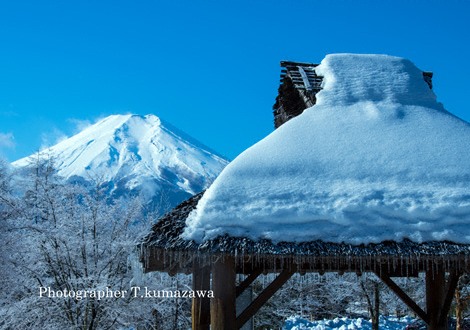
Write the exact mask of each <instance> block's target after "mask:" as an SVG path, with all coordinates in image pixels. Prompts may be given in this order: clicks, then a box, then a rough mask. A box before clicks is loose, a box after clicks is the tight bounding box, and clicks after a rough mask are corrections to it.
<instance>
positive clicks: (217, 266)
mask: <svg viewBox="0 0 470 330" xmlns="http://www.w3.org/2000/svg"><path fill="white" fill-rule="evenodd" d="M235 277H236V274H235V260H234V258H233V257H232V256H223V257H220V258H219V259H218V260H217V261H216V262H214V263H213V264H212V291H213V293H214V298H212V299H211V311H210V313H211V330H236V329H237V328H236V305H235V302H236V288H235Z"/></svg>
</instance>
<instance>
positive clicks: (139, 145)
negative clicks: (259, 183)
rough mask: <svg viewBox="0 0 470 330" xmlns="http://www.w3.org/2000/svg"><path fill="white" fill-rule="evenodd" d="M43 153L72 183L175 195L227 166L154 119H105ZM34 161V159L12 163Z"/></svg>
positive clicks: (201, 186) (192, 188)
mask: <svg viewBox="0 0 470 330" xmlns="http://www.w3.org/2000/svg"><path fill="white" fill-rule="evenodd" d="M42 154H44V156H45V157H52V159H53V160H54V163H55V166H56V168H57V170H58V174H59V175H60V176H62V177H64V178H67V179H70V178H73V177H82V178H84V179H85V180H88V181H93V182H95V183H105V182H106V183H113V185H114V187H113V188H112V189H113V190H122V189H125V190H134V189H136V190H150V191H153V193H155V192H156V191H161V190H162V189H163V190H164V191H165V193H167V194H170V195H171V194H172V191H173V192H175V193H177V194H183V195H192V194H194V193H196V192H199V191H201V190H203V189H205V188H207V186H208V184H210V183H211V182H212V181H213V180H214V179H215V177H216V176H217V175H218V174H219V172H220V171H221V170H222V169H223V168H224V167H225V165H226V164H227V163H228V161H227V160H226V159H224V158H223V157H221V156H219V155H217V154H216V153H214V152H213V151H211V150H210V149H209V148H208V147H206V146H204V145H202V144H201V143H199V142H197V141H196V140H194V139H192V138H190V137H189V136H187V135H186V134H184V133H183V132H181V131H179V130H178V129H176V128H175V127H173V126H172V125H170V124H168V123H166V122H164V121H162V120H161V119H160V118H158V117H157V116H155V115H146V116H140V115H112V116H109V117H106V118H104V119H102V120H100V121H98V122H97V123H96V124H94V125H91V126H89V127H87V128H86V129H84V130H83V131H81V132H80V133H78V134H76V135H74V136H72V137H70V138H68V139H66V140H63V141H62V142H60V143H58V144H56V145H54V146H52V147H50V148H48V149H45V150H43V151H42ZM30 163H31V156H29V157H26V158H23V159H20V160H18V161H16V162H14V163H13V165H14V166H15V167H25V166H28V165H29V164H30ZM168 190H169V192H168ZM150 194H152V193H150ZM181 197H185V196H181ZM180 199H181V198H180Z"/></svg>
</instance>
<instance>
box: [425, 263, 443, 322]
mask: <svg viewBox="0 0 470 330" xmlns="http://www.w3.org/2000/svg"><path fill="white" fill-rule="evenodd" d="M445 291H446V279H445V271H444V269H443V268H442V267H436V268H435V269H429V270H427V271H426V314H427V316H428V320H429V322H428V330H447V317H441V314H442V313H445V316H447V312H448V311H444V310H443V308H442V307H443V306H442V304H443V302H444V300H445V296H446V292H445Z"/></svg>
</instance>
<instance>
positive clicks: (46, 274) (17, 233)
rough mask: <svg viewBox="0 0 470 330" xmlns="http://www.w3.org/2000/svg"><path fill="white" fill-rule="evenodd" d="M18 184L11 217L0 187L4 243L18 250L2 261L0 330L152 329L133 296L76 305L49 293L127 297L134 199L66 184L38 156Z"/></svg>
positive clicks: (136, 225)
mask: <svg viewBox="0 0 470 330" xmlns="http://www.w3.org/2000/svg"><path fill="white" fill-rule="evenodd" d="M3 178H6V176H5V175H4V171H3V169H2V170H1V171H0V179H1V180H3ZM17 180H18V182H20V183H21V185H23V187H24V188H25V189H24V194H23V198H22V199H19V201H15V203H16V204H15V205H13V206H15V207H16V208H18V209H20V210H21V212H16V213H14V212H13V211H11V210H12V209H13V206H10V205H9V204H8V203H7V202H8V201H10V200H13V199H11V198H10V195H9V194H7V192H8V189H7V188H8V185H7V182H5V183H4V182H3V181H0V183H1V189H2V195H1V198H2V205H1V212H2V213H1V214H2V236H5V237H7V238H9V241H14V242H15V243H16V244H15V248H14V249H13V248H10V249H9V250H8V251H9V254H8V255H2V258H4V260H3V261H5V263H3V266H2V274H4V273H7V274H4V275H5V276H3V277H2V278H3V279H4V284H5V285H4V286H2V289H3V291H5V292H2V295H1V297H0V304H1V305H0V328H2V329H32V328H34V329H38V328H40V329H114V328H118V327H130V326H140V327H144V328H152V327H153V325H152V323H154V320H153V316H152V305H153V302H151V301H145V300H142V299H133V297H132V296H131V295H127V296H126V297H125V298H108V299H98V298H97V297H94V298H90V297H88V298H81V299H77V298H63V297H57V295H55V297H53V296H54V294H52V295H50V294H49V292H54V293H55V292H78V291H80V290H95V291H106V290H107V289H109V290H113V291H123V290H129V287H130V286H129V284H130V282H131V281H132V277H133V274H132V272H131V271H130V267H129V258H130V255H131V252H132V251H133V250H134V249H135V244H136V240H137V239H138V237H141V235H142V233H141V231H140V228H141V226H142V223H143V222H144V221H143V215H142V212H141V205H140V203H139V200H138V199H132V200H115V201H111V200H109V199H108V198H107V197H106V195H104V194H103V193H102V191H100V189H98V188H97V189H95V190H92V191H90V190H89V189H86V188H84V187H83V186H79V185H72V184H67V183H65V182H63V181H62V180H61V179H60V178H58V177H57V176H56V175H55V170H54V166H53V162H52V161H51V160H47V159H46V160H44V159H42V158H39V157H38V163H37V164H33V166H31V168H30V172H29V174H28V175H27V176H25V177H22V178H18V179H17ZM3 200H5V201H7V202H5V203H4V202H3ZM19 204H21V205H19ZM3 224H5V225H3ZM2 251H4V249H2ZM6 270H8V272H6ZM44 290H46V291H44Z"/></svg>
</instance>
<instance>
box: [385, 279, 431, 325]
mask: <svg viewBox="0 0 470 330" xmlns="http://www.w3.org/2000/svg"><path fill="white" fill-rule="evenodd" d="M376 275H377V276H378V277H379V278H380V279H381V280H382V282H384V283H385V284H386V285H387V286H388V287H389V288H390V290H392V291H393V292H394V293H395V294H396V295H397V296H398V298H400V299H401V301H403V302H404V303H405V305H407V306H408V307H409V308H410V309H411V310H412V311H413V312H415V313H416V315H418V316H419V317H420V318H421V319H422V320H423V321H424V322H426V324H428V322H429V317H428V315H427V314H426V313H425V312H424V311H423V310H422V309H421V307H419V306H418V304H416V303H415V302H414V301H413V299H411V298H410V296H408V295H407V294H406V292H404V291H403V290H402V289H401V288H400V287H399V286H398V285H397V284H396V283H395V282H394V281H393V280H392V279H391V278H390V276H389V275H388V274H387V273H385V272H382V273H376Z"/></svg>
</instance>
